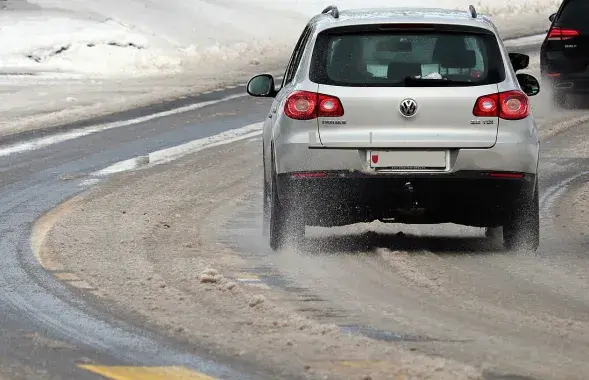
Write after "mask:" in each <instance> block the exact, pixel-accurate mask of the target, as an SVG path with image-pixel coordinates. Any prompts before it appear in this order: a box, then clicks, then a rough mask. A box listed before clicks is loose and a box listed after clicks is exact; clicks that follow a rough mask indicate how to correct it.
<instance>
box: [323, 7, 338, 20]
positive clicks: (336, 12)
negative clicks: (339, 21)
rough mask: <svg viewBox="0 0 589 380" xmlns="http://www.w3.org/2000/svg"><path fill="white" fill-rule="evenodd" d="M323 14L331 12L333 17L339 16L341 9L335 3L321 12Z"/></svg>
mask: <svg viewBox="0 0 589 380" xmlns="http://www.w3.org/2000/svg"><path fill="white" fill-rule="evenodd" d="M321 13H322V14H326V13H331V15H332V16H333V18H339V9H337V7H336V6H335V5H330V6H328V7H327V8H325V9H324V10H323V12H321Z"/></svg>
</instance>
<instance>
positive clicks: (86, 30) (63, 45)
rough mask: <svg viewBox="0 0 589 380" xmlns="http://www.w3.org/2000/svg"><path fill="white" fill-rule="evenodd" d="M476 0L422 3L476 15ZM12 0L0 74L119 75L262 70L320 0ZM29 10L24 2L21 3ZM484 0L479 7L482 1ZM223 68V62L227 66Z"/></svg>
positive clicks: (543, 8)
mask: <svg viewBox="0 0 589 380" xmlns="http://www.w3.org/2000/svg"><path fill="white" fill-rule="evenodd" d="M560 1H561V0H534V1H532V0H526V1H520V2H517V3H514V2H511V1H507V0H499V1H498V0H495V1H491V0H479V3H478V4H477V7H478V8H479V11H480V12H484V13H488V14H491V15H492V16H494V17H496V18H501V17H506V16H509V15H512V14H514V13H517V14H518V15H522V14H524V13H525V14H543V15H544V17H545V16H547V14H548V13H549V12H550V11H552V10H554V9H556V7H557V6H558V4H559V3H560ZM471 2H473V1H472V0H421V1H419V2H418V3H417V4H415V5H416V6H427V7H445V8H461V9H467V7H468V4H470V3H471ZM22 3H23V2H21V1H17V0H8V2H7V3H6V4H7V5H6V8H5V9H0V31H1V33H2V39H0V73H2V72H4V73H11V74H14V73H22V72H26V73H36V74H39V73H41V72H44V73H52V74H55V73H61V74H62V75H63V74H64V73H69V74H73V75H74V76H82V77H87V76H100V77H117V76H123V77H128V76H133V75H153V74H170V73H172V74H173V73H179V72H190V71H199V70H210V69H214V68H218V69H219V70H221V72H222V70H223V69H222V67H223V66H222V64H223V63H225V64H227V65H229V64H231V65H235V64H240V65H242V64H246V65H247V64H249V63H251V64H257V63H258V62H259V61H261V60H264V59H273V58H276V57H279V56H283V55H285V54H286V53H288V52H289V51H290V49H291V48H292V44H293V43H294V41H295V40H296V38H297V37H298V35H299V33H300V31H301V30H302V28H303V26H304V25H305V23H306V21H307V20H308V18H309V17H310V16H312V15H314V14H317V13H319V12H320V11H321V10H322V9H323V8H324V7H325V5H328V4H327V3H325V2H324V1H318V0H303V1H295V0H266V1H261V0H251V1H250V0H233V1H216V2H210V1H206V0H166V1H162V0H126V1H124V2H121V1H118V0H101V1H89V0H79V1H71V0H30V3H32V4H33V5H32V6H28V7H24V8H23V6H22ZM334 3H337V4H338V6H339V7H340V8H341V9H345V8H359V7H373V6H389V7H390V6H403V5H404V2H402V1H400V0H389V1H385V0H368V1H359V0H342V1H336V2H334ZM17 4H21V5H17ZM475 4H476V3H475ZM219 65H221V66H219Z"/></svg>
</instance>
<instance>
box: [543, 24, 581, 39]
mask: <svg viewBox="0 0 589 380" xmlns="http://www.w3.org/2000/svg"><path fill="white" fill-rule="evenodd" d="M578 36H579V31H578V30H575V29H565V28H557V27H555V28H552V29H550V31H549V32H548V41H564V40H569V39H571V38H574V37H578Z"/></svg>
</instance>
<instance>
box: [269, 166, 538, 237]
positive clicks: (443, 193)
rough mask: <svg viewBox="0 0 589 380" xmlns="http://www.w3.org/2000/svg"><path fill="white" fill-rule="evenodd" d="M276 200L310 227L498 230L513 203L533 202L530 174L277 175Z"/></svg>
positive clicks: (336, 173) (534, 178)
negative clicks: (389, 222) (387, 223)
mask: <svg viewBox="0 0 589 380" xmlns="http://www.w3.org/2000/svg"><path fill="white" fill-rule="evenodd" d="M277 180H278V183H277V186H278V196H279V199H280V200H281V202H288V203H289V204H290V205H292V206H293V207H295V208H296V210H297V212H299V213H302V215H304V217H305V220H306V222H307V224H309V225H324V226H335V225H344V224H351V223H357V222H371V221H374V220H379V219H380V220H382V219H391V218H394V219H395V222H399V223H458V224H464V225H472V226H481V227H482V226H499V225H502V223H503V221H504V220H505V217H506V216H507V215H508V213H509V212H511V206H512V205H513V204H514V201H515V200H517V199H520V197H522V196H523V197H527V196H532V195H533V191H534V184H535V181H536V176H535V175H534V174H528V173H525V174H524V173H492V172H486V171H459V172H455V173H448V174H443V175H440V174H411V175H404V174H379V175H368V174H364V173H361V172H343V171H328V172H305V173H301V172H299V173H287V174H280V175H278V178H277Z"/></svg>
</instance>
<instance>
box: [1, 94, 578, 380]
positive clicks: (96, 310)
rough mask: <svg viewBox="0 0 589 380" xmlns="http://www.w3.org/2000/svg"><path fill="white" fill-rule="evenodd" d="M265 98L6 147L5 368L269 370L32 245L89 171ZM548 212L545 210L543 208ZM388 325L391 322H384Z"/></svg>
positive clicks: (63, 373) (550, 180)
mask: <svg viewBox="0 0 589 380" xmlns="http://www.w3.org/2000/svg"><path fill="white" fill-rule="evenodd" d="M242 92H243V89H242V88H238V89H235V90H229V91H219V92H216V93H212V94H207V95H203V96H197V97H193V98H190V99H185V100H182V101H179V102H176V103H175V104H167V105H162V106H156V107H150V108H148V109H141V110H135V111H130V112H127V113H124V114H120V115H114V116H111V117H108V118H103V119H101V120H93V121H91V122H89V123H88V122H86V123H79V124H77V125H71V126H67V127H66V128H64V130H69V129H74V128H79V127H83V126H85V125H90V124H94V123H97V122H111V121H116V120H124V119H128V118H131V117H137V116H140V115H143V114H148V113H150V112H157V111H161V110H164V109H166V108H173V107H176V106H181V105H185V104H188V103H193V102H201V101H210V100H215V99H221V98H223V97H225V96H228V95H231V94H236V93H242ZM268 106H269V102H268V101H267V100H255V99H251V98H239V99H236V100H232V101H227V102H223V103H219V104H216V105H211V106H208V107H205V108H202V109H199V110H196V111H193V112H188V113H184V114H179V115H174V116H169V117H165V118H161V119H156V120H152V121H150V122H146V123H142V124H137V125H132V126H128V127H122V128H116V129H112V130H108V131H104V132H100V133H96V134H92V135H89V136H85V137H82V138H79V139H74V140H70V141H66V142H62V143H58V144H55V145H51V146H48V147H46V148H42V149H38V150H34V151H30V152H23V153H18V154H14V155H8V156H4V157H0V221H1V222H0V253H1V254H2V258H3V260H2V261H1V262H0V316H1V317H0V318H1V319H0V338H1V339H0V357H2V359H1V360H0V374H1V373H3V374H6V375H9V377H11V378H23V379H93V378H97V376H95V375H92V374H90V373H89V372H86V371H84V370H81V369H79V368H77V364H81V363H87V362H93V363H99V364H107V365H118V364H133V365H184V366H186V367H189V368H194V369H197V370H199V371H201V372H206V373H208V374H210V375H213V376H217V377H222V378H224V379H237V378H239V379H247V378H254V379H263V378H267V377H268V376H269V374H268V373H264V372H260V371H259V370H258V369H256V368H251V367H247V366H243V365H242V364H240V363H238V362H236V361H235V359H225V358H214V360H213V358H210V357H209V355H208V354H207V353H205V352H201V351H202V350H200V349H199V348H198V347H185V346H182V345H180V344H177V343H175V342H170V341H166V340H164V339H163V338H161V337H160V336H159V335H158V334H157V332H153V331H145V330H141V329H140V328H138V327H136V326H135V324H134V321H132V320H129V321H122V320H115V319H114V318H112V317H111V316H109V314H108V311H107V310H105V309H104V308H103V307H101V305H98V304H96V301H95V300H93V299H90V298H84V297H83V296H82V295H81V294H79V293H77V292H76V291H75V290H72V289H71V288H69V287H66V286H64V285H63V284H62V283H61V282H60V281H58V280H56V279H55V277H54V274H53V273H47V272H46V271H45V270H44V269H43V268H42V267H41V266H40V265H39V263H38V262H37V261H36V259H35V258H34V255H33V252H32V250H31V247H30V231H31V227H32V224H33V222H34V221H35V220H36V219H37V218H38V217H39V216H40V215H42V214H43V213H44V212H45V211H47V210H49V209H51V208H53V207H55V206H56V205H58V204H59V203H61V202H63V201H64V200H66V199H68V198H69V197H71V196H73V195H75V194H77V193H79V192H81V191H83V190H84V189H85V187H84V186H83V181H84V179H85V177H86V176H87V175H88V174H89V173H92V172H94V171H97V170H100V169H102V168H104V167H107V166H109V165H111V164H113V163H115V162H118V161H121V160H125V159H128V158H132V157H136V156H140V155H144V154H146V153H148V152H152V151H155V150H158V149H163V148H167V147H171V146H174V145H178V144H181V143H184V142H187V141H191V140H194V139H199V138H203V137H206V136H211V135H214V134H217V133H220V132H223V131H225V130H229V129H234V128H239V127H241V126H245V125H248V124H251V123H255V122H259V121H261V120H263V119H264V117H265V115H266V114H267V110H268ZM579 114H580V113H579V112H561V113H554V112H547V111H546V110H544V111H543V110H542V109H539V110H537V119H538V120H539V122H541V123H542V122H543V123H551V122H553V121H557V120H561V119H563V118H567V117H572V116H578V115H579ZM40 135H43V134H27V135H20V136H17V137H10V138H6V139H4V140H0V148H2V147H3V146H4V145H10V144H13V143H15V142H16V140H17V139H28V138H34V137H39V136H40ZM577 138H578V136H577ZM570 139H571V137H569V140H567V141H568V142H566V143H567V144H568V143H569V142H570ZM548 149H550V148H548ZM566 168H567V169H566V170H561V171H554V172H551V174H549V175H546V176H545V177H544V179H543V182H542V186H543V188H544V189H546V188H549V187H551V186H553V185H555V184H557V183H558V182H559V180H561V179H562V178H567V177H570V175H572V174H573V173H576V172H578V170H579V169H578V168H576V167H575V166H571V165H568V166H566ZM549 170H552V169H550V168H549ZM581 179H583V178H579V180H581ZM252 202H256V201H255V200H252ZM258 203H259V202H257V203H256V204H258ZM252 207H253V206H252ZM549 217H550V215H549V214H545V218H549ZM245 218H246V219H248V220H246V223H250V224H254V226H253V228H254V229H255V228H256V226H255V223H257V219H256V218H257V216H256V214H255V211H254V212H251V211H250V212H246V216H245ZM244 242H245V243H242V245H240V246H237V247H236V248H238V249H240V250H241V251H243V252H247V251H249V250H251V249H256V250H258V251H260V252H265V253H268V251H267V249H266V248H265V247H260V246H259V244H260V240H259V239H257V243H256V244H258V245H253V246H247V244H248V243H247V242H248V240H247V239H245V240H244ZM252 244H253V243H252ZM573 249H576V246H574V247H573ZM319 290H320V289H319ZM340 306H341V305H340ZM340 309H342V308H341V307H340ZM361 317H362V316H361V315H359V316H358V318H360V319H361ZM356 325H359V323H356ZM372 325H375V326H378V325H379V324H378V323H372ZM383 326H384V327H387V326H386V323H385V324H384V325H383ZM356 327H357V326H356ZM356 327H352V329H354V328H356ZM356 329H357V328H356ZM426 351H427V350H426ZM246 374H249V375H251V377H250V376H249V375H246Z"/></svg>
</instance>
